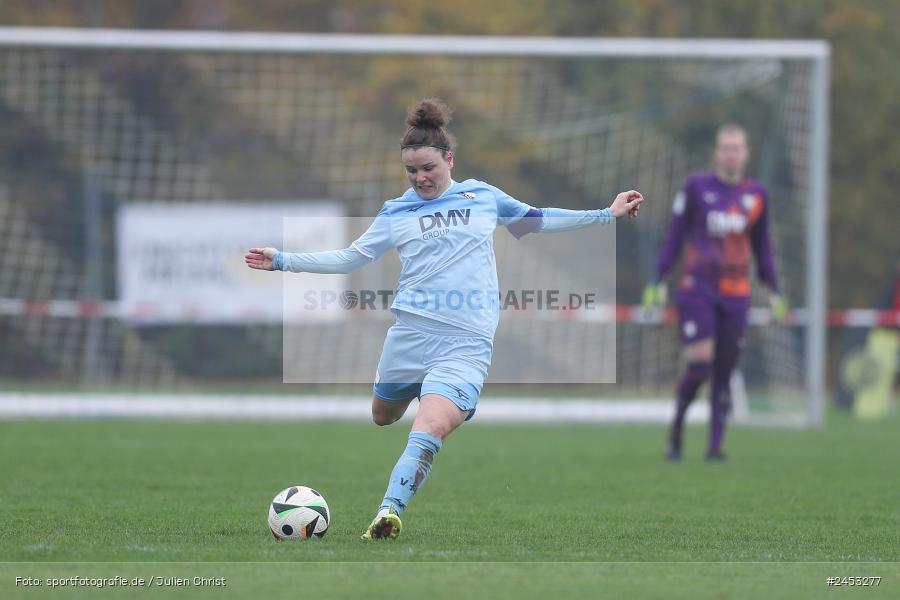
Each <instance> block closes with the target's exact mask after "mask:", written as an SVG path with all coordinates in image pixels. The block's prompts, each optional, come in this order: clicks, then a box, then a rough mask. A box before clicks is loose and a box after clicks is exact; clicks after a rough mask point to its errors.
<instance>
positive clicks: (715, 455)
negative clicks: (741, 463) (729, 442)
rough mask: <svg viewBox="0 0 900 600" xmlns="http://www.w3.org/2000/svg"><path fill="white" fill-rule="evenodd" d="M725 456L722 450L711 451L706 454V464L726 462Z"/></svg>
mask: <svg viewBox="0 0 900 600" xmlns="http://www.w3.org/2000/svg"><path fill="white" fill-rule="evenodd" d="M724 461H725V455H724V454H723V453H722V451H721V450H710V451H709V452H707V453H706V462H724Z"/></svg>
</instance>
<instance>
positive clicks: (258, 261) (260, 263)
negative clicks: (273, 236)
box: [244, 248, 278, 271]
mask: <svg viewBox="0 0 900 600" xmlns="http://www.w3.org/2000/svg"><path fill="white" fill-rule="evenodd" d="M276 254H278V249H277V248H250V250H248V251H247V254H245V255H244V263H246V265H247V266H248V267H250V268H251V269H259V270H260V271H274V270H275V269H274V267H273V266H272V257H273V256H275V255H276Z"/></svg>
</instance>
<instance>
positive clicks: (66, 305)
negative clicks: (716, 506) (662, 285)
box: [0, 298, 900, 327]
mask: <svg viewBox="0 0 900 600" xmlns="http://www.w3.org/2000/svg"><path fill="white" fill-rule="evenodd" d="M370 314H372V315H380V316H382V317H385V318H390V315H389V313H387V312H386V311H373V312H371V313H370ZM504 314H505V315H507V314H512V315H515V314H519V315H522V316H524V315H527V316H529V317H530V318H538V319H543V318H546V319H548V320H578V321H590V322H599V323H612V322H616V323H639V324H650V325H653V324H661V323H674V322H675V321H676V319H677V315H676V312H675V309H674V308H672V307H666V308H649V309H648V308H644V307H642V306H633V305H624V304H619V305H598V306H595V307H593V309H591V310H570V311H563V310H543V311H534V310H528V311H514V310H506V311H504ZM0 315H2V316H13V317H16V316H42V317H60V318H104V319H127V320H130V321H136V322H142V321H143V322H161V321H164V322H197V323H203V322H240V321H242V320H246V321H253V322H259V321H262V320H265V319H264V315H263V314H261V311H259V310H258V309H255V308H253V307H248V308H245V309H240V310H231V311H227V312H223V311H217V310H210V309H209V307H205V306H198V305H165V306H163V305H160V304H153V303H147V304H138V305H129V306H127V307H126V306H125V305H124V304H122V303H120V302H116V301H111V300H105V301H78V300H20V299H15V298H0ZM806 319H807V311H806V309H802V308H799V309H794V310H792V311H790V312H789V314H788V316H787V320H786V321H787V323H788V324H794V325H802V324H805V323H806ZM770 322H772V316H771V312H770V311H769V310H768V309H767V308H752V309H750V323H752V324H754V325H765V324H767V323H770ZM826 322H827V323H828V325H830V326H833V327H900V310H876V309H868V308H864V309H861V308H851V309H832V310H829V311H828V312H827V316H826Z"/></svg>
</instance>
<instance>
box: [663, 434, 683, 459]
mask: <svg viewBox="0 0 900 600" xmlns="http://www.w3.org/2000/svg"><path fill="white" fill-rule="evenodd" d="M666 460H668V461H671V462H678V461H680V460H681V440H673V439H669V445H668V446H666Z"/></svg>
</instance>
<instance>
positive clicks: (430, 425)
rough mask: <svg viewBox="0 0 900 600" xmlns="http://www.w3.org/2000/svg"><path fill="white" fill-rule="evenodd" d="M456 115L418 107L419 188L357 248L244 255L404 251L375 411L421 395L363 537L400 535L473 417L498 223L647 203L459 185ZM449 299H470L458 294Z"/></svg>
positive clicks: (393, 206)
mask: <svg viewBox="0 0 900 600" xmlns="http://www.w3.org/2000/svg"><path fill="white" fill-rule="evenodd" d="M449 120H450V112H449V109H448V108H447V106H446V105H445V104H443V103H442V102H440V101H439V100H437V99H433V98H432V99H426V100H422V101H421V102H419V103H418V104H416V105H415V106H413V107H412V108H411V109H410V111H409V113H408V115H407V119H406V123H407V125H408V129H407V130H406V133H405V134H404V135H403V140H402V142H401V144H400V157H401V159H402V161H403V168H404V169H406V177H407V179H408V180H409V183H410V186H411V187H410V188H409V189H408V190H406V193H404V194H403V195H402V196H401V197H399V198H395V199H393V200H388V201H387V202H385V204H384V206H383V207H382V209H381V210H380V211H379V213H378V215H377V216H376V217H375V221H374V222H373V223H372V225H371V226H370V227H369V229H368V230H367V231H366V232H365V233H364V234H363V235H362V236H361V237H360V238H359V239H357V240H356V241H355V242H353V243H352V244H351V245H350V247H348V248H344V249H343V250H336V251H330V252H314V253H302V254H292V253H284V252H279V251H278V250H276V249H275V248H251V249H250V251H249V253H248V254H247V255H246V257H245V260H246V263H247V265H248V266H250V267H251V268H254V269H264V270H280V271H292V272H295V273H299V272H311V273H348V272H350V271H353V270H354V269H356V268H358V267H361V266H363V265H365V264H368V263H369V262H371V261H374V260H376V259H378V258H379V257H380V256H382V255H383V254H385V253H386V252H387V251H388V250H390V249H391V248H396V249H397V252H398V253H399V255H400V262H401V264H402V269H401V273H400V281H399V283H398V285H397V292H396V295H395V299H394V301H393V303H392V305H391V310H392V312H393V313H394V315H395V317H396V323H395V324H394V325H393V326H392V327H391V328H390V330H389V331H388V333H387V337H386V339H385V341H384V349H383V351H382V354H381V359H380V360H379V361H378V369H377V371H376V376H375V385H374V389H373V396H374V397H373V398H372V419H373V420H374V421H375V423H376V424H378V425H390V424H391V423H393V422H395V421H397V420H398V419H399V418H400V417H401V416H403V414H404V413H405V412H406V409H407V407H408V406H409V404H410V402H411V401H412V400H413V399H415V398H419V410H418V413H417V414H416V417H415V419H414V421H413V424H412V430H411V432H410V434H409V440H408V444H407V446H406V449H405V450H404V452H403V454H402V455H401V456H400V459H399V460H398V461H397V464H396V466H395V467H394V469H393V472H392V473H391V476H390V479H389V482H388V487H387V491H386V492H385V495H384V499H383V500H382V502H381V506H380V507H379V510H378V513H377V514H376V516H375V519H374V520H373V521H372V523H371V524H370V525H369V527H368V529H366V531H365V533H363V535H362V539H364V540H370V539H388V538H390V539H393V538H396V537H397V536H398V535H399V534H400V528H401V522H400V514H401V513H402V512H403V510H404V509H405V508H406V507H407V506H408V505H409V502H410V500H411V499H412V497H413V495H414V494H415V493H416V491H417V490H418V489H419V488H420V487H421V486H422V484H423V483H424V482H425V478H426V477H428V475H429V473H430V472H431V465H432V461H433V459H434V455H435V454H437V453H438V451H439V450H440V449H441V447H442V446H443V443H444V440H445V439H446V438H447V436H448V435H450V433H451V432H452V431H453V430H454V429H456V428H457V427H459V426H460V425H461V424H462V423H463V422H464V421H466V420H468V419H470V418H471V417H472V415H473V414H474V413H475V405H476V403H477V402H478V397H479V395H480V394H481V388H482V385H483V384H484V379H485V377H487V372H488V367H489V366H490V363H491V350H492V345H493V338H494V331H495V330H496V328H497V322H498V319H499V307H498V303H497V302H495V301H493V300H494V299H495V298H496V297H497V293H498V282H497V265H496V261H495V258H494V248H493V232H494V229H495V228H496V226H497V225H498V224H500V225H504V226H506V227H507V228H508V229H509V231H510V232H511V233H512V234H513V235H514V236H516V237H521V236H523V235H525V234H526V233H529V232H550V231H564V230H569V229H578V228H581V227H585V226H588V225H591V224H593V223H607V222H613V221H614V220H615V218H618V217H622V216H624V215H628V216H629V217H632V218H633V217H635V216H637V213H638V210H639V209H640V206H641V203H642V202H643V200H644V199H643V197H642V196H641V194H639V193H638V192H636V191H628V192H623V193H621V194H619V195H618V196H616V198H615V200H614V201H613V202H612V204H611V205H610V206H609V208H606V209H602V210H588V211H575V210H565V209H558V208H542V209H537V208H532V207H531V206H529V205H527V204H523V203H522V202H519V201H518V200H516V199H514V198H512V197H510V196H508V195H507V194H505V193H503V192H502V191H500V190H499V189H497V188H496V187H494V186H492V185H489V184H487V183H484V182H482V181H476V180H474V179H468V180H466V181H463V182H456V181H454V180H453V179H452V178H451V177H450V171H451V169H453V158H454V156H453V150H454V145H455V140H454V138H453V136H452V135H451V134H450V133H449V132H448V131H447V129H446V125H447V123H448V122H449ZM451 296H452V297H453V298H456V299H458V300H459V299H462V302H461V303H460V302H458V301H457V302H449V301H448V300H449V299H450V298H451Z"/></svg>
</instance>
